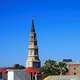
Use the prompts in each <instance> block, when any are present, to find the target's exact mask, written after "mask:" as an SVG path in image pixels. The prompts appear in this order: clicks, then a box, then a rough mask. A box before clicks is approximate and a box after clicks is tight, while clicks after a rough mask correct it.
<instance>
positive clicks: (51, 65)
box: [40, 59, 68, 77]
mask: <svg viewBox="0 0 80 80" xmlns="http://www.w3.org/2000/svg"><path fill="white" fill-rule="evenodd" d="M40 70H41V74H42V75H43V76H44V77H45V76H48V75H65V74H66V72H68V68H67V65H66V64H65V63H63V62H56V61H54V60H50V59H49V60H46V61H45V63H44V65H43V66H42V67H41V69H40Z"/></svg>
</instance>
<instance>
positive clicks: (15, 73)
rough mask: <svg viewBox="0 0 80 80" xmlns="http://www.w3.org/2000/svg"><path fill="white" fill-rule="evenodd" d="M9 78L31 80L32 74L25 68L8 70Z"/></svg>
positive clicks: (11, 79)
mask: <svg viewBox="0 0 80 80" xmlns="http://www.w3.org/2000/svg"><path fill="white" fill-rule="evenodd" d="M7 80H31V75H30V74H28V73H26V72H25V71H24V70H12V69H11V70H10V69H9V70H8V74H7Z"/></svg>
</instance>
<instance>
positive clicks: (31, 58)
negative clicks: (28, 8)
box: [26, 19, 40, 68]
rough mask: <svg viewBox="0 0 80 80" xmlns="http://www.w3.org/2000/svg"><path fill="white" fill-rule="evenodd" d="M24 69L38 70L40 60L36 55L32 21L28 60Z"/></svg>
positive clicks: (36, 49)
mask: <svg viewBox="0 0 80 80" xmlns="http://www.w3.org/2000/svg"><path fill="white" fill-rule="evenodd" d="M26 67H27V68H28V67H32V68H40V59H39V55H38V46H37V38H36V32H35V27H34V20H33V19H32V28H31V32H30V40H29V47H28V58H27V61H26Z"/></svg>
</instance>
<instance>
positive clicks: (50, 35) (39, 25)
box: [0, 0, 80, 66]
mask: <svg viewBox="0 0 80 80" xmlns="http://www.w3.org/2000/svg"><path fill="white" fill-rule="evenodd" d="M32 16H34V22H35V28H36V32H37V37H38V46H39V55H40V59H41V61H42V62H44V61H45V60H46V59H49V58H50V59H55V60H62V59H63V58H71V59H73V60H74V61H75V60H76V61H80V1H79V0H0V66H12V65H13V64H15V63H19V64H23V65H25V61H26V58H27V52H28V51H27V50H28V49H27V48H28V44H29V43H28V41H29V33H30V29H31V20H32Z"/></svg>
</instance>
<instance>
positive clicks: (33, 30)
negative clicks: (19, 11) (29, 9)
mask: <svg viewBox="0 0 80 80" xmlns="http://www.w3.org/2000/svg"><path fill="white" fill-rule="evenodd" d="M31 32H35V28H34V19H33V17H32V29H31Z"/></svg>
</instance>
